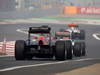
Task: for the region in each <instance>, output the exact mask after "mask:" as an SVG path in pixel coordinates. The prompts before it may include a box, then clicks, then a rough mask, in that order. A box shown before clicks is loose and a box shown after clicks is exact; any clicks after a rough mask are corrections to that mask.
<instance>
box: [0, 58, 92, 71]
mask: <svg viewBox="0 0 100 75" xmlns="http://www.w3.org/2000/svg"><path fill="white" fill-rule="evenodd" d="M85 60H93V59H92V58H86V59H79V60H70V61H85ZM70 61H68V60H67V61H59V62H53V63H43V64H35V65H25V66H16V67H10V68H5V69H1V70H0V72H4V71H11V70H16V69H21V68H28V67H38V66H47V65H55V64H62V63H67V62H70Z"/></svg>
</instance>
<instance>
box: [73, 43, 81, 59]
mask: <svg viewBox="0 0 100 75" xmlns="http://www.w3.org/2000/svg"><path fill="white" fill-rule="evenodd" d="M73 54H74V56H76V57H80V56H81V43H80V42H75V45H74V47H73Z"/></svg>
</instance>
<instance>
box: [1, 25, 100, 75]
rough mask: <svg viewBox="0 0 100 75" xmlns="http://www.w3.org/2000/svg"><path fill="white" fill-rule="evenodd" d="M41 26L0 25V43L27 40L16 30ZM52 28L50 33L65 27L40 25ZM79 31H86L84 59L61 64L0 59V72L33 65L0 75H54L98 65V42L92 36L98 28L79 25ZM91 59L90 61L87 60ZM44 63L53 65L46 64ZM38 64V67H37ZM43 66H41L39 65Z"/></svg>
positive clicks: (25, 36) (99, 42)
mask: <svg viewBox="0 0 100 75" xmlns="http://www.w3.org/2000/svg"><path fill="white" fill-rule="evenodd" d="M39 25H41V24H10V25H9V24H5V25H0V41H3V38H4V37H5V38H6V39H7V41H14V40H19V39H27V34H24V33H20V32H17V31H16V30H17V29H27V28H28V27H30V26H39ZM42 25H49V26H50V27H52V33H53V32H54V31H57V30H59V28H65V27H66V26H65V25H63V24H62V25H61V24H52V25H51V24H42ZM80 28H81V29H85V30H86V50H87V55H86V56H85V57H79V58H76V57H74V58H73V60H66V61H65V62H63V63H56V62H60V61H55V60H54V59H33V60H30V61H27V60H25V61H16V60H15V59H14V57H0V70H2V69H6V68H11V67H17V66H25V65H35V66H33V67H26V68H19V69H15V70H10V71H0V75H18V74H19V75H21V74H24V75H28V74H29V75H54V74H55V73H60V72H65V71H71V70H73V69H77V68H81V67H85V66H89V65H93V64H96V63H100V59H99V58H100V41H99V40H97V39H95V38H94V37H93V36H92V35H93V34H94V33H100V26H96V25H80ZM89 58H91V60H90V59H89ZM46 63H54V64H47V65H46ZM37 64H38V65H37ZM39 64H43V65H39Z"/></svg>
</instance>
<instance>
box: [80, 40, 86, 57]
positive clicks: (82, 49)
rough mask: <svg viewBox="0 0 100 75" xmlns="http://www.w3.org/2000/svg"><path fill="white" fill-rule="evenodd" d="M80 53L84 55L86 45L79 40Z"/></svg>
mask: <svg viewBox="0 0 100 75" xmlns="http://www.w3.org/2000/svg"><path fill="white" fill-rule="evenodd" d="M81 51H82V52H81V53H82V56H85V55H86V45H85V42H81Z"/></svg>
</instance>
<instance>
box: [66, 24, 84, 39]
mask: <svg viewBox="0 0 100 75" xmlns="http://www.w3.org/2000/svg"><path fill="white" fill-rule="evenodd" d="M68 27H69V28H68V29H66V30H67V31H70V32H71V33H72V39H79V40H85V31H84V30H82V29H79V26H78V25H77V24H68Z"/></svg>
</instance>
